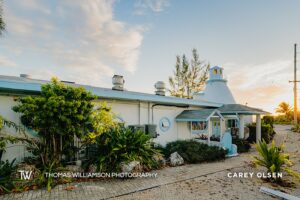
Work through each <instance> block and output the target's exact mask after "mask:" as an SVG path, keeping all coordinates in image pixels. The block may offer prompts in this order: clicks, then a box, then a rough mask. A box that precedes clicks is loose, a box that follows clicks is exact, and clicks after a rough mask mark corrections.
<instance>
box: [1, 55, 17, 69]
mask: <svg viewBox="0 0 300 200" xmlns="http://www.w3.org/2000/svg"><path fill="white" fill-rule="evenodd" d="M15 66H16V63H15V62H14V61H12V60H10V59H8V58H7V57H4V56H0V67H15Z"/></svg>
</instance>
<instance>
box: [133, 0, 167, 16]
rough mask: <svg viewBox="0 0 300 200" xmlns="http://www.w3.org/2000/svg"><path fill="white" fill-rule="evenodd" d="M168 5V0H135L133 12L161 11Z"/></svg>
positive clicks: (142, 13) (140, 13)
mask: <svg viewBox="0 0 300 200" xmlns="http://www.w3.org/2000/svg"><path fill="white" fill-rule="evenodd" d="M169 5H170V1H169V0H137V1H136V3H135V5H134V6H135V12H134V14H136V15H144V14H145V13H146V11H147V10H149V9H150V10H151V11H152V12H156V13H159V12H162V11H163V10H164V9H165V8H166V7H168V6H169Z"/></svg>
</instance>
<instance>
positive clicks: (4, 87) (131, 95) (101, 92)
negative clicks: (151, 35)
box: [0, 75, 222, 108]
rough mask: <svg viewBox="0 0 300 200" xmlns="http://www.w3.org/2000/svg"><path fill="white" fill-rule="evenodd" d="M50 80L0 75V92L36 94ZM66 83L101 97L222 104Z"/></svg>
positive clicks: (208, 105)
mask: <svg viewBox="0 0 300 200" xmlns="http://www.w3.org/2000/svg"><path fill="white" fill-rule="evenodd" d="M49 82H50V81H45V80H37V79H28V78H22V77H16V76H3V75H0V92H1V93H2V94H38V93H39V92H40V91H41V85H42V84H46V83H49ZM65 84H66V85H70V86H74V87H84V88H86V89H87V90H88V91H90V92H92V93H93V94H94V95H97V96H98V97H99V98H103V99H119V100H129V101H145V102H153V103H160V104H168V105H169V104H172V105H185V106H199V107H213V108H217V107H220V106H222V104H220V103H214V102H209V101H202V100H193V99H183V98H178V97H170V96H159V95H155V94H147V93H141V92H132V91H117V90H112V89H109V88H101V87H94V86H89V85H80V84H73V83H65Z"/></svg>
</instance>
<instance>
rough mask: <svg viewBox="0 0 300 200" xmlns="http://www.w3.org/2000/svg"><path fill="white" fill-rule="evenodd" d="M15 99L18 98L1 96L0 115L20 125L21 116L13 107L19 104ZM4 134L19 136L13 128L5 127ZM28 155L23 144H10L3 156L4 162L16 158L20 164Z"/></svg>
mask: <svg viewBox="0 0 300 200" xmlns="http://www.w3.org/2000/svg"><path fill="white" fill-rule="evenodd" d="M15 98H16V97H12V96H0V115H1V116H2V117H4V118H5V119H7V120H9V121H13V122H16V123H17V124H18V125H20V124H21V123H20V120H19V115H18V114H17V113H15V112H14V111H13V110H12V107H13V106H15V105H16V104H17V102H16V101H14V99H15ZM3 132H5V133H9V134H13V135H15V136H18V133H16V132H15V130H14V129H13V128H7V127H4V129H3ZM27 155H28V153H26V151H25V147H24V146H23V145H22V144H8V145H7V149H6V152H5V153H4V154H3V156H2V160H10V161H11V160H13V159H14V158H16V160H17V161H18V162H19V161H21V160H22V159H23V158H24V156H27Z"/></svg>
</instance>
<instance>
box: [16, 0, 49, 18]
mask: <svg viewBox="0 0 300 200" xmlns="http://www.w3.org/2000/svg"><path fill="white" fill-rule="evenodd" d="M42 2H43V0H26V1H18V3H19V6H21V7H22V8H24V9H28V10H30V11H38V12H42V13H44V14H48V15H49V14H51V10H50V9H48V8H47V7H46V6H45V5H44V4H43V3H42Z"/></svg>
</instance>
